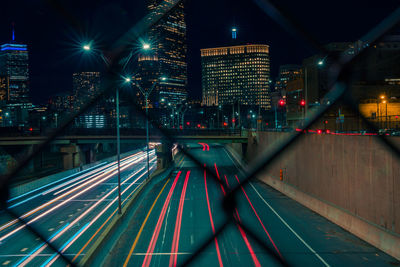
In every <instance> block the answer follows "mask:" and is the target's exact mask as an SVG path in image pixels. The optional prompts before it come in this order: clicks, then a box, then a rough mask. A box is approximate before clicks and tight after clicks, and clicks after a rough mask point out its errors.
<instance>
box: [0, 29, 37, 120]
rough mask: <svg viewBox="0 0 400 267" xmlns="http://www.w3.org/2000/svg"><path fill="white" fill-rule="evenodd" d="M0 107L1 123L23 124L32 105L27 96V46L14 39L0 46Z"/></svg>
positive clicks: (13, 34) (13, 36)
mask: <svg viewBox="0 0 400 267" xmlns="http://www.w3.org/2000/svg"><path fill="white" fill-rule="evenodd" d="M0 87H1V88H0V109H1V110H2V111H3V113H4V116H1V117H2V125H3V126H8V127H14V126H25V125H26V124H27V123H28V116H29V111H31V110H32V108H33V105H32V103H31V101H30V97H29V57H28V46H27V45H26V44H18V43H17V42H16V41H15V33H14V30H13V32H12V39H11V42H9V43H7V44H3V45H1V46H0Z"/></svg>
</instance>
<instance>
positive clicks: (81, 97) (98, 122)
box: [72, 72, 106, 128]
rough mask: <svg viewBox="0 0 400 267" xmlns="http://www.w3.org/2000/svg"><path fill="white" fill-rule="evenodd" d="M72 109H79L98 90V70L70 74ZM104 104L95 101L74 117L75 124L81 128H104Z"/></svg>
mask: <svg viewBox="0 0 400 267" xmlns="http://www.w3.org/2000/svg"><path fill="white" fill-rule="evenodd" d="M72 87H73V97H74V105H73V106H74V110H75V111H77V110H79V109H80V108H81V107H82V106H83V105H85V104H86V103H87V102H88V101H90V100H92V99H93V98H94V97H95V96H96V94H97V93H98V92H99V91H100V72H78V73H74V74H73V75H72ZM105 124H106V118H105V106H104V105H102V103H96V104H95V105H94V106H93V107H91V108H90V109H89V111H87V112H85V114H84V115H81V116H79V117H78V118H77V119H76V125H77V126H78V127H83V128H104V127H105Z"/></svg>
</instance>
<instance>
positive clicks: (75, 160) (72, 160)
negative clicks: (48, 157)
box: [60, 144, 82, 170]
mask: <svg viewBox="0 0 400 267" xmlns="http://www.w3.org/2000/svg"><path fill="white" fill-rule="evenodd" d="M60 151H61V153H63V167H64V170H69V169H73V168H76V167H79V166H80V165H81V163H82V160H81V153H80V152H81V151H80V149H79V146H77V145H75V144H71V145H68V146H63V147H61V148H60Z"/></svg>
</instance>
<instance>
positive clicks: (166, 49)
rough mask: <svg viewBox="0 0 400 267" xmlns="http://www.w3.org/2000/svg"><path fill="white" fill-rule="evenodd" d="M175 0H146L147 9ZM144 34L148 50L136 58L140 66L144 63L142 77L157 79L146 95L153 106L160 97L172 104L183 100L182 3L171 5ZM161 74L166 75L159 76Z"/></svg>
mask: <svg viewBox="0 0 400 267" xmlns="http://www.w3.org/2000/svg"><path fill="white" fill-rule="evenodd" d="M175 2H176V1H166V0H148V5H147V7H148V10H149V11H150V12H153V13H157V12H158V11H159V10H160V7H161V6H166V7H168V6H172V5H173V4H174V3H175ZM148 38H149V41H150V43H151V51H148V52H147V53H146V55H144V56H142V57H141V58H139V61H141V62H140V63H142V64H141V66H143V67H144V73H141V74H142V75H141V76H142V81H143V82H146V81H151V82H154V81H156V80H157V81H158V85H157V86H156V88H155V91H154V92H153V93H152V95H151V97H150V99H151V100H152V102H153V103H152V104H153V105H155V106H157V105H158V104H159V103H160V102H161V99H164V102H168V103H171V104H173V105H174V104H178V103H180V102H182V101H184V100H185V99H186V98H187V88H186V87H187V58H186V54H187V44H186V21H185V6H184V3H183V2H180V3H179V4H177V5H176V6H174V7H173V8H172V9H171V10H170V11H169V12H168V14H167V15H166V16H165V17H164V18H163V19H161V20H160V21H158V22H157V24H155V25H154V26H153V27H152V28H151V30H150V32H149V36H148ZM149 60H150V61H151V62H150V61H149ZM139 67H140V66H139ZM150 67H151V68H152V69H151V70H150V69H149V68H150ZM139 72H141V71H139ZM154 76H157V77H154ZM161 76H162V77H166V78H167V79H165V80H159V78H160V77H161Z"/></svg>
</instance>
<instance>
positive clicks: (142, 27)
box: [0, 0, 400, 266]
mask: <svg viewBox="0 0 400 267" xmlns="http://www.w3.org/2000/svg"><path fill="white" fill-rule="evenodd" d="M48 2H49V5H50V6H52V7H53V8H54V10H55V11H56V12H57V13H58V14H60V16H62V17H63V18H64V19H65V20H66V21H67V22H68V23H69V24H70V25H71V27H73V28H76V29H77V30H78V31H79V30H80V29H79V27H80V23H79V22H78V21H77V20H76V19H74V18H73V16H71V15H70V14H69V13H68V11H67V10H66V9H64V8H63V6H62V4H61V3H60V2H58V1H56V0H49V1H48ZM181 2H182V0H174V1H165V3H164V4H163V5H160V6H159V7H158V8H157V9H156V10H154V11H153V12H152V13H151V14H150V15H148V16H146V17H144V18H143V19H142V20H141V21H139V22H138V23H137V24H136V25H135V26H133V27H132V28H131V29H130V30H129V31H128V32H127V33H126V34H125V35H123V36H122V37H121V38H120V39H118V40H117V41H116V42H115V43H114V45H113V46H112V47H111V49H110V50H109V51H108V52H107V53H105V52H102V51H100V53H101V54H102V55H103V57H104V58H105V59H106V60H105V61H106V62H107V73H106V81H105V82H104V83H103V84H102V88H101V90H100V91H99V92H98V93H96V94H95V95H94V97H93V96H91V97H87V99H85V100H84V101H82V103H83V104H82V105H81V107H80V108H79V109H78V111H74V113H73V114H70V115H69V116H66V117H65V118H60V120H59V121H60V122H61V123H60V124H59V127H57V129H55V130H54V131H53V132H51V133H49V134H48V135H47V137H46V139H45V140H44V141H43V142H41V143H40V144H38V145H37V146H36V147H35V149H34V150H33V151H32V152H31V153H29V154H28V155H26V157H25V158H23V159H22V160H20V161H19V162H18V166H17V167H16V168H14V170H13V171H12V172H10V173H9V174H7V175H6V176H4V177H2V179H1V181H0V182H1V185H0V186H1V190H2V194H1V196H2V209H3V210H4V211H5V212H6V213H8V214H9V215H10V216H11V217H12V218H13V220H14V221H16V222H17V223H18V225H22V226H25V227H26V229H27V230H29V231H30V232H32V233H33V234H34V235H35V236H37V237H39V238H40V239H41V241H43V242H44V243H46V244H47V245H48V247H49V248H50V249H51V250H53V251H54V252H56V253H58V255H59V256H61V257H62V258H63V259H64V260H65V262H66V263H68V264H69V265H71V266H74V265H75V263H74V262H72V259H71V257H70V256H68V255H64V253H63V248H62V247H60V245H59V244H56V243H53V242H52V239H51V238H47V237H46V236H45V234H44V233H42V232H41V230H40V229H36V228H34V227H33V226H31V224H30V223H28V222H27V219H26V216H24V215H22V214H18V212H16V211H14V210H13V209H10V208H9V207H8V204H7V200H8V198H9V188H10V185H11V184H12V182H13V178H14V177H16V176H17V175H18V174H19V172H20V171H21V170H23V169H24V168H25V167H26V166H27V165H28V164H29V163H30V162H31V161H32V160H33V159H34V157H35V156H37V155H39V154H40V153H41V152H42V151H43V150H44V149H45V148H46V147H47V146H48V145H49V144H50V143H51V142H53V141H54V140H56V139H57V137H59V136H62V135H63V134H64V133H65V132H66V131H68V130H70V126H71V125H72V124H73V123H74V121H75V119H76V118H78V117H79V116H80V115H82V114H84V113H85V112H87V111H88V110H90V109H91V108H93V107H94V106H95V105H96V104H97V103H99V102H100V101H101V100H102V99H103V98H104V97H105V96H107V95H112V94H114V92H115V88H117V87H118V86H120V84H119V83H120V80H121V77H120V73H123V72H124V67H125V66H126V65H127V62H129V60H130V58H131V57H132V53H131V52H130V51H131V50H132V47H131V44H132V43H134V41H137V40H139V39H140V37H141V36H143V35H146V33H148V32H149V31H150V29H151V27H152V26H154V25H155V24H157V23H159V22H160V20H161V19H162V18H163V17H165V16H168V14H169V13H170V12H171V11H173V10H174V8H176V7H177V5H179V3H181ZM254 2H255V3H256V5H257V6H258V7H259V8H260V9H261V10H262V11H263V12H264V13H265V15H266V16H269V17H270V18H271V19H273V20H274V21H275V22H276V23H277V24H278V25H279V26H280V27H282V29H283V30H285V31H287V32H288V33H289V34H291V35H293V36H294V37H296V38H299V39H301V40H302V41H304V42H305V43H307V44H308V45H309V46H310V47H311V48H313V49H317V50H318V51H319V53H320V54H321V55H322V57H324V58H329V60H330V62H332V64H330V69H329V73H330V77H329V85H330V87H329V90H328V93H327V94H326V95H325V96H324V97H323V98H324V102H323V104H321V105H320V106H317V107H314V108H313V110H311V111H310V112H309V113H308V116H307V118H305V120H304V124H303V125H301V126H299V128H300V130H299V131H295V132H293V133H291V134H290V136H289V137H288V138H286V139H285V140H284V141H283V142H281V143H280V144H279V145H278V146H275V147H274V148H273V149H268V150H266V151H265V153H264V154H263V155H261V156H260V157H259V158H258V159H257V160H256V161H255V162H256V163H255V164H253V165H252V166H253V167H252V169H250V170H249V171H247V173H246V177H244V178H243V179H242V181H241V183H240V184H239V185H237V186H236V187H233V188H228V187H227V185H226V184H225V183H224V182H223V181H221V180H220V179H218V177H217V176H216V174H215V172H214V171H213V170H212V169H211V168H209V167H208V166H207V167H205V166H204V165H203V163H202V162H201V160H199V159H197V158H196V157H195V156H194V155H193V154H192V153H191V152H190V150H187V149H186V147H185V146H184V145H180V144H179V142H177V140H176V137H175V136H174V132H171V131H168V130H166V129H164V128H163V127H160V126H159V125H158V123H156V121H157V120H156V118H153V117H152V115H151V114H150V115H149V114H146V113H145V111H144V110H143V109H142V107H141V106H140V105H137V104H134V103H136V101H135V98H136V96H135V95H132V94H131V95H129V94H128V95H127V96H126V97H129V98H130V99H131V100H132V101H131V103H132V105H133V106H134V108H135V112H137V113H138V114H140V116H142V117H143V118H145V119H146V120H148V121H149V123H150V124H152V127H153V128H154V129H157V132H158V134H160V135H162V136H163V138H164V139H165V140H167V141H169V142H170V143H178V144H179V148H180V151H181V153H183V154H184V155H185V156H186V157H187V158H189V159H190V160H191V161H193V162H194V163H196V164H197V165H198V167H199V168H200V169H204V170H205V171H206V172H207V175H208V176H209V177H211V178H212V179H213V180H214V181H215V182H216V184H219V185H220V186H222V187H223V188H225V191H226V192H227V193H226V195H225V197H224V200H223V201H222V202H221V206H222V207H223V210H224V211H225V213H226V220H225V221H224V222H223V223H222V224H221V226H220V228H218V229H216V230H215V232H214V234H213V235H212V236H208V237H205V238H204V240H205V241H204V243H203V244H198V249H197V250H196V251H195V252H194V253H193V254H191V255H190V257H188V258H187V260H186V261H185V262H184V263H183V264H182V265H184V266H186V265H189V264H190V263H193V262H194V261H196V260H197V259H198V257H201V252H202V251H204V250H205V249H206V248H207V247H208V246H209V245H210V244H212V243H213V240H214V239H215V238H216V237H217V236H219V235H221V233H223V232H224V231H225V230H226V228H227V227H228V226H229V225H230V224H237V225H238V226H239V227H240V228H241V229H242V230H243V231H244V232H246V234H247V235H248V236H249V237H250V238H251V239H253V240H254V241H255V242H257V243H258V244H259V245H260V246H261V247H262V248H263V249H264V250H265V251H266V252H267V253H269V254H270V255H272V256H273V258H274V259H275V260H276V262H277V263H280V264H282V265H287V263H286V262H285V260H284V259H283V258H282V257H281V255H279V254H278V253H277V252H276V251H275V250H273V249H271V247H270V246H269V245H268V244H267V243H266V242H265V240H262V239H260V238H259V237H258V235H257V234H256V233H255V232H254V231H253V230H252V227H251V226H249V225H246V224H245V223H243V222H241V221H240V220H238V218H237V216H236V215H235V212H234V210H235V208H236V207H237V194H238V193H239V191H240V190H241V187H242V186H245V185H246V184H248V183H249V182H250V181H251V180H252V179H254V178H255V177H256V176H257V175H258V174H260V172H261V171H265V170H267V169H268V168H269V167H270V166H271V164H272V163H273V162H274V161H275V160H276V159H277V158H278V156H279V155H280V154H282V153H283V152H284V151H285V150H287V149H288V148H290V147H291V146H293V145H294V144H295V143H296V142H297V141H298V140H299V139H300V138H301V136H302V135H303V134H304V133H305V131H306V130H308V129H310V128H311V127H312V125H314V124H315V123H316V122H318V121H319V120H321V119H322V118H323V116H324V114H326V113H327V112H329V110H330V109H331V108H332V107H333V106H335V105H336V104H339V103H340V104H344V105H346V106H347V107H348V108H349V109H350V110H351V111H352V112H353V113H354V114H355V116H357V117H358V118H359V119H360V121H361V122H362V123H363V124H364V125H366V129H368V131H369V132H370V133H376V137H375V138H376V139H377V140H379V141H380V142H381V143H382V144H383V145H384V146H385V147H386V149H387V150H388V151H390V152H391V153H393V154H395V155H397V156H398V157H400V150H399V148H398V147H396V146H395V145H394V144H393V143H392V142H391V140H390V139H389V138H387V136H386V135H385V134H379V125H377V123H375V122H373V121H371V120H370V119H369V118H367V117H366V116H365V115H364V114H362V113H361V112H360V111H359V101H358V99H357V98H356V97H354V96H353V95H352V92H351V88H352V87H351V85H352V83H353V81H354V79H355V78H356V77H355V75H354V73H355V71H354V66H355V65H356V64H357V62H360V61H361V60H362V58H363V57H365V55H366V54H367V53H368V51H369V49H373V47H374V45H376V44H378V43H379V42H380V41H381V40H382V38H383V37H384V36H385V35H386V34H387V33H389V32H390V31H391V30H392V29H393V28H395V27H396V26H397V25H398V24H399V21H400V8H398V9H397V10H394V11H393V13H392V14H390V15H389V16H388V17H387V18H386V19H384V20H383V21H382V22H381V23H380V24H379V25H377V26H376V27H375V28H373V29H371V30H370V31H369V32H368V33H367V34H366V36H365V39H366V40H368V41H369V45H368V46H365V47H363V48H361V49H359V50H358V51H357V52H356V53H354V54H348V53H345V52H344V53H342V54H341V55H340V56H338V57H331V55H330V54H329V52H328V51H327V50H326V49H325V48H324V46H323V45H321V44H320V43H319V42H318V41H317V40H316V39H315V38H313V35H312V34H310V32H309V31H307V30H306V29H303V28H301V27H300V26H299V25H300V24H298V23H296V21H295V20H294V19H293V18H291V17H290V16H289V15H287V14H285V12H284V11H283V10H282V9H280V8H279V7H278V6H277V5H275V4H274V1H268V0H254Z"/></svg>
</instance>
